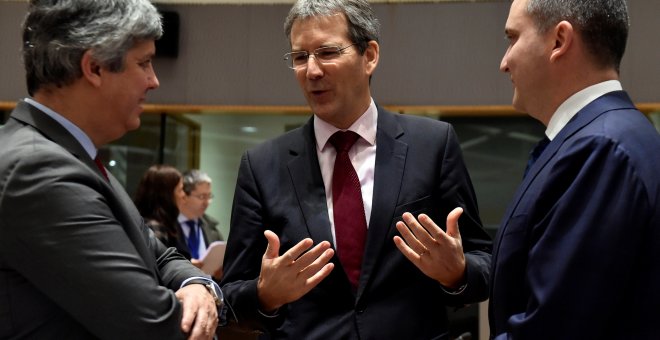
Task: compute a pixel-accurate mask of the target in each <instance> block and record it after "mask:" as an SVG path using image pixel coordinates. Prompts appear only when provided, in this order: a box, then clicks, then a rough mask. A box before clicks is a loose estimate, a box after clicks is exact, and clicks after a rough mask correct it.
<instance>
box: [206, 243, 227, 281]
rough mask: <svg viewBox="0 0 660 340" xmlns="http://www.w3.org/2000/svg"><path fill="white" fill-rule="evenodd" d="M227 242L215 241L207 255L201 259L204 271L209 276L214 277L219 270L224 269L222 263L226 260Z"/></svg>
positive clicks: (207, 250) (208, 249) (209, 247)
mask: <svg viewBox="0 0 660 340" xmlns="http://www.w3.org/2000/svg"><path fill="white" fill-rule="evenodd" d="M226 248H227V242H226V241H215V242H211V244H209V246H208V248H207V249H206V254H205V255H204V257H203V258H201V259H200V261H201V262H202V271H203V272H204V273H206V274H208V275H213V274H214V273H215V272H216V271H218V269H220V268H222V261H223V260H224V258H225V249H226Z"/></svg>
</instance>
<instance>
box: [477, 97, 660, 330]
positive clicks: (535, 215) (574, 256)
mask: <svg viewBox="0 0 660 340" xmlns="http://www.w3.org/2000/svg"><path fill="white" fill-rule="evenodd" d="M491 278H492V282H491V287H490V289H491V294H490V326H491V336H497V338H498V339H499V338H509V339H651V338H654V339H657V337H658V336H659V334H660V327H658V325H657V322H658V320H657V315H658V308H660V136H659V135H658V132H657V131H656V130H655V129H654V128H653V126H652V125H651V124H650V123H649V121H648V119H647V118H646V117H645V116H644V115H643V114H642V113H641V112H639V111H638V110H636V109H635V107H634V105H633V103H632V102H631V101H630V99H629V98H628V96H627V95H626V93H625V92H622V91H617V92H611V93H608V94H606V95H604V96H602V97H600V98H598V99H596V100H594V101H593V102H591V103H590V104H588V105H587V106H586V107H585V108H583V109H582V110H581V111H580V112H578V113H577V115H576V116H575V117H574V118H573V119H572V120H571V121H570V122H569V123H568V124H567V125H566V127H564V128H563V129H562V130H561V131H560V132H559V134H558V135H557V137H556V138H555V139H554V140H553V141H552V142H551V143H550V144H549V145H548V147H547V149H546V150H545V152H544V153H543V154H542V155H541V157H540V158H539V159H538V161H537V162H536V163H535V164H534V166H533V167H532V168H531V169H530V172H529V174H528V175H527V176H526V177H525V179H524V180H523V182H522V184H521V185H520V188H519V189H518V192H517V193H516V195H515V198H514V199H513V201H512V203H511V205H510V207H509V209H508V211H507V212H506V214H505V215H504V220H503V223H502V226H501V227H500V230H499V231H498V235H497V237H496V241H495V247H494V251H493V268H492V270H491Z"/></svg>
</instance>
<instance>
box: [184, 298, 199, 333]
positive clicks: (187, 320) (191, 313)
mask: <svg viewBox="0 0 660 340" xmlns="http://www.w3.org/2000/svg"><path fill="white" fill-rule="evenodd" d="M181 305H182V307H183V316H182V317H181V330H182V331H183V332H184V333H186V334H188V333H190V331H191V328H192V326H193V321H195V317H196V314H197V311H196V310H195V309H194V308H193V307H192V306H191V304H190V303H183V304H181Z"/></svg>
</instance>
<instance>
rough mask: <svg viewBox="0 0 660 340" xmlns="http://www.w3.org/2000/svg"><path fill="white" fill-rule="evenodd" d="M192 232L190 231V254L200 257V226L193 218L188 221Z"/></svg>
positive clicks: (195, 257)
mask: <svg viewBox="0 0 660 340" xmlns="http://www.w3.org/2000/svg"><path fill="white" fill-rule="evenodd" d="M186 224H187V225H188V227H190V232H189V233H188V240H187V243H188V249H190V256H191V257H192V258H193V259H199V227H198V226H197V223H196V222H195V221H193V220H188V221H186Z"/></svg>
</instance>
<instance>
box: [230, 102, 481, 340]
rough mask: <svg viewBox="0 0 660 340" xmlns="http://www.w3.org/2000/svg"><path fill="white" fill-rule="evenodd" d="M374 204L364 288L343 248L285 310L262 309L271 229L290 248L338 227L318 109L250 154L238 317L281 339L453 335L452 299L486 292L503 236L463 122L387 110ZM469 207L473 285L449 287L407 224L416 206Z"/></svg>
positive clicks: (236, 246) (440, 212) (239, 248)
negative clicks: (460, 133) (260, 284)
mask: <svg viewBox="0 0 660 340" xmlns="http://www.w3.org/2000/svg"><path fill="white" fill-rule="evenodd" d="M376 143H377V151H376V164H375V178H374V193H373V208H372V214H371V220H370V224H369V230H368V236H367V244H366V249H365V255H364V260H363V263H362V275H361V277H360V282H359V288H358V290H357V293H356V294H354V293H353V292H352V290H351V286H350V284H349V281H348V278H347V276H346V274H345V272H344V270H343V268H342V266H341V264H340V262H339V260H338V258H337V257H336V255H335V257H334V258H333V259H332V262H333V263H334V264H335V268H334V270H333V271H332V273H331V274H330V275H329V276H328V277H327V278H325V279H324V280H323V281H322V282H321V283H320V284H319V285H318V286H317V287H315V288H314V289H312V290H311V291H310V292H309V293H308V294H306V295H305V296H303V297H302V298H301V299H299V300H298V301H295V302H292V303H290V304H288V305H285V306H283V307H282V308H280V310H279V315H278V317H275V318H266V317H264V316H263V315H261V314H260V313H259V311H258V300H257V291H256V286H257V278H258V275H259V271H260V267H261V259H262V256H263V254H264V251H265V249H266V245H267V242H266V238H265V237H264V235H263V232H264V230H266V229H270V230H272V231H274V232H275V233H276V234H277V235H278V236H279V238H280V241H281V249H280V254H282V253H284V252H285V251H287V250H288V249H290V248H291V247H292V246H293V245H295V244H296V243H298V242H300V241H301V240H303V239H304V238H307V237H309V238H311V239H312V240H314V244H318V243H319V242H321V241H329V242H330V243H331V244H332V234H331V227H330V222H329V217H328V211H327V206H326V195H325V189H324V185H323V178H322V176H321V170H320V167H319V162H318V157H317V153H316V141H315V135H314V128H313V118H312V119H310V120H309V122H308V123H307V124H306V125H304V126H303V127H301V128H299V129H296V130H293V131H291V132H289V133H287V134H284V135H283V136H280V137H278V138H276V139H274V140H271V141H268V142H266V143H264V144H262V145H260V146H258V147H256V148H255V149H252V150H249V151H248V152H246V153H245V154H244V155H243V158H242V161H241V165H240V170H239V175H238V181H237V186H236V193H235V196H234V204H233V211H232V218H231V220H232V221H231V228H230V232H229V237H228V246H227V252H226V255H225V260H224V261H225V266H224V268H225V276H224V278H223V281H222V282H223V284H224V288H223V291H224V292H225V296H226V297H227V299H228V300H229V301H231V303H232V306H233V307H234V308H235V309H234V310H235V312H236V315H237V317H238V321H239V322H240V323H241V324H243V325H247V326H248V327H252V328H257V329H262V330H267V331H268V332H269V333H270V336H271V338H272V339H358V338H360V339H443V338H445V337H446V336H447V316H446V310H445V306H446V305H462V304H466V303H471V302H476V301H481V300H483V299H485V298H486V295H487V292H488V289H487V284H488V272H489V268H490V247H491V241H490V239H489V237H488V234H487V233H486V232H485V231H484V230H483V229H482V228H481V222H480V220H479V216H478V211H477V203H476V200H475V195H474V192H473V189H472V184H471V182H470V178H469V176H468V173H467V171H466V168H465V165H464V164H463V158H462V155H461V150H460V147H459V144H458V141H457V138H456V136H455V134H454V132H453V129H452V128H451V126H450V125H449V124H447V123H443V122H440V121H434V120H431V119H428V118H421V117H414V116H404V115H399V114H394V113H391V112H387V111H385V110H382V109H380V108H379V109H378V129H377V134H376ZM457 206H461V207H463V208H464V210H465V213H464V214H463V216H461V219H460V231H461V235H462V238H463V247H464V250H465V252H466V258H467V265H468V268H467V279H468V286H467V289H466V290H465V291H464V292H463V293H462V294H459V295H449V294H447V293H446V292H444V291H443V289H442V288H441V285H440V284H439V283H438V282H437V281H435V280H432V279H430V278H428V277H427V276H425V275H424V274H423V273H422V272H421V271H419V270H418V269H417V268H416V267H415V266H414V265H413V264H412V263H410V262H409V261H408V260H407V259H406V258H405V257H404V256H403V255H402V254H401V253H400V252H399V250H398V249H397V248H396V246H395V244H394V241H393V240H392V238H393V237H394V236H395V235H397V233H398V232H397V230H396V228H395V222H396V221H398V220H400V219H401V215H402V214H403V213H404V212H406V211H408V212H411V213H413V214H415V215H417V214H420V213H426V214H428V215H429V216H431V217H432V218H433V219H434V221H438V224H439V225H442V226H444V222H445V221H446V218H447V214H448V213H449V211H451V210H452V209H453V208H455V207H457Z"/></svg>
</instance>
